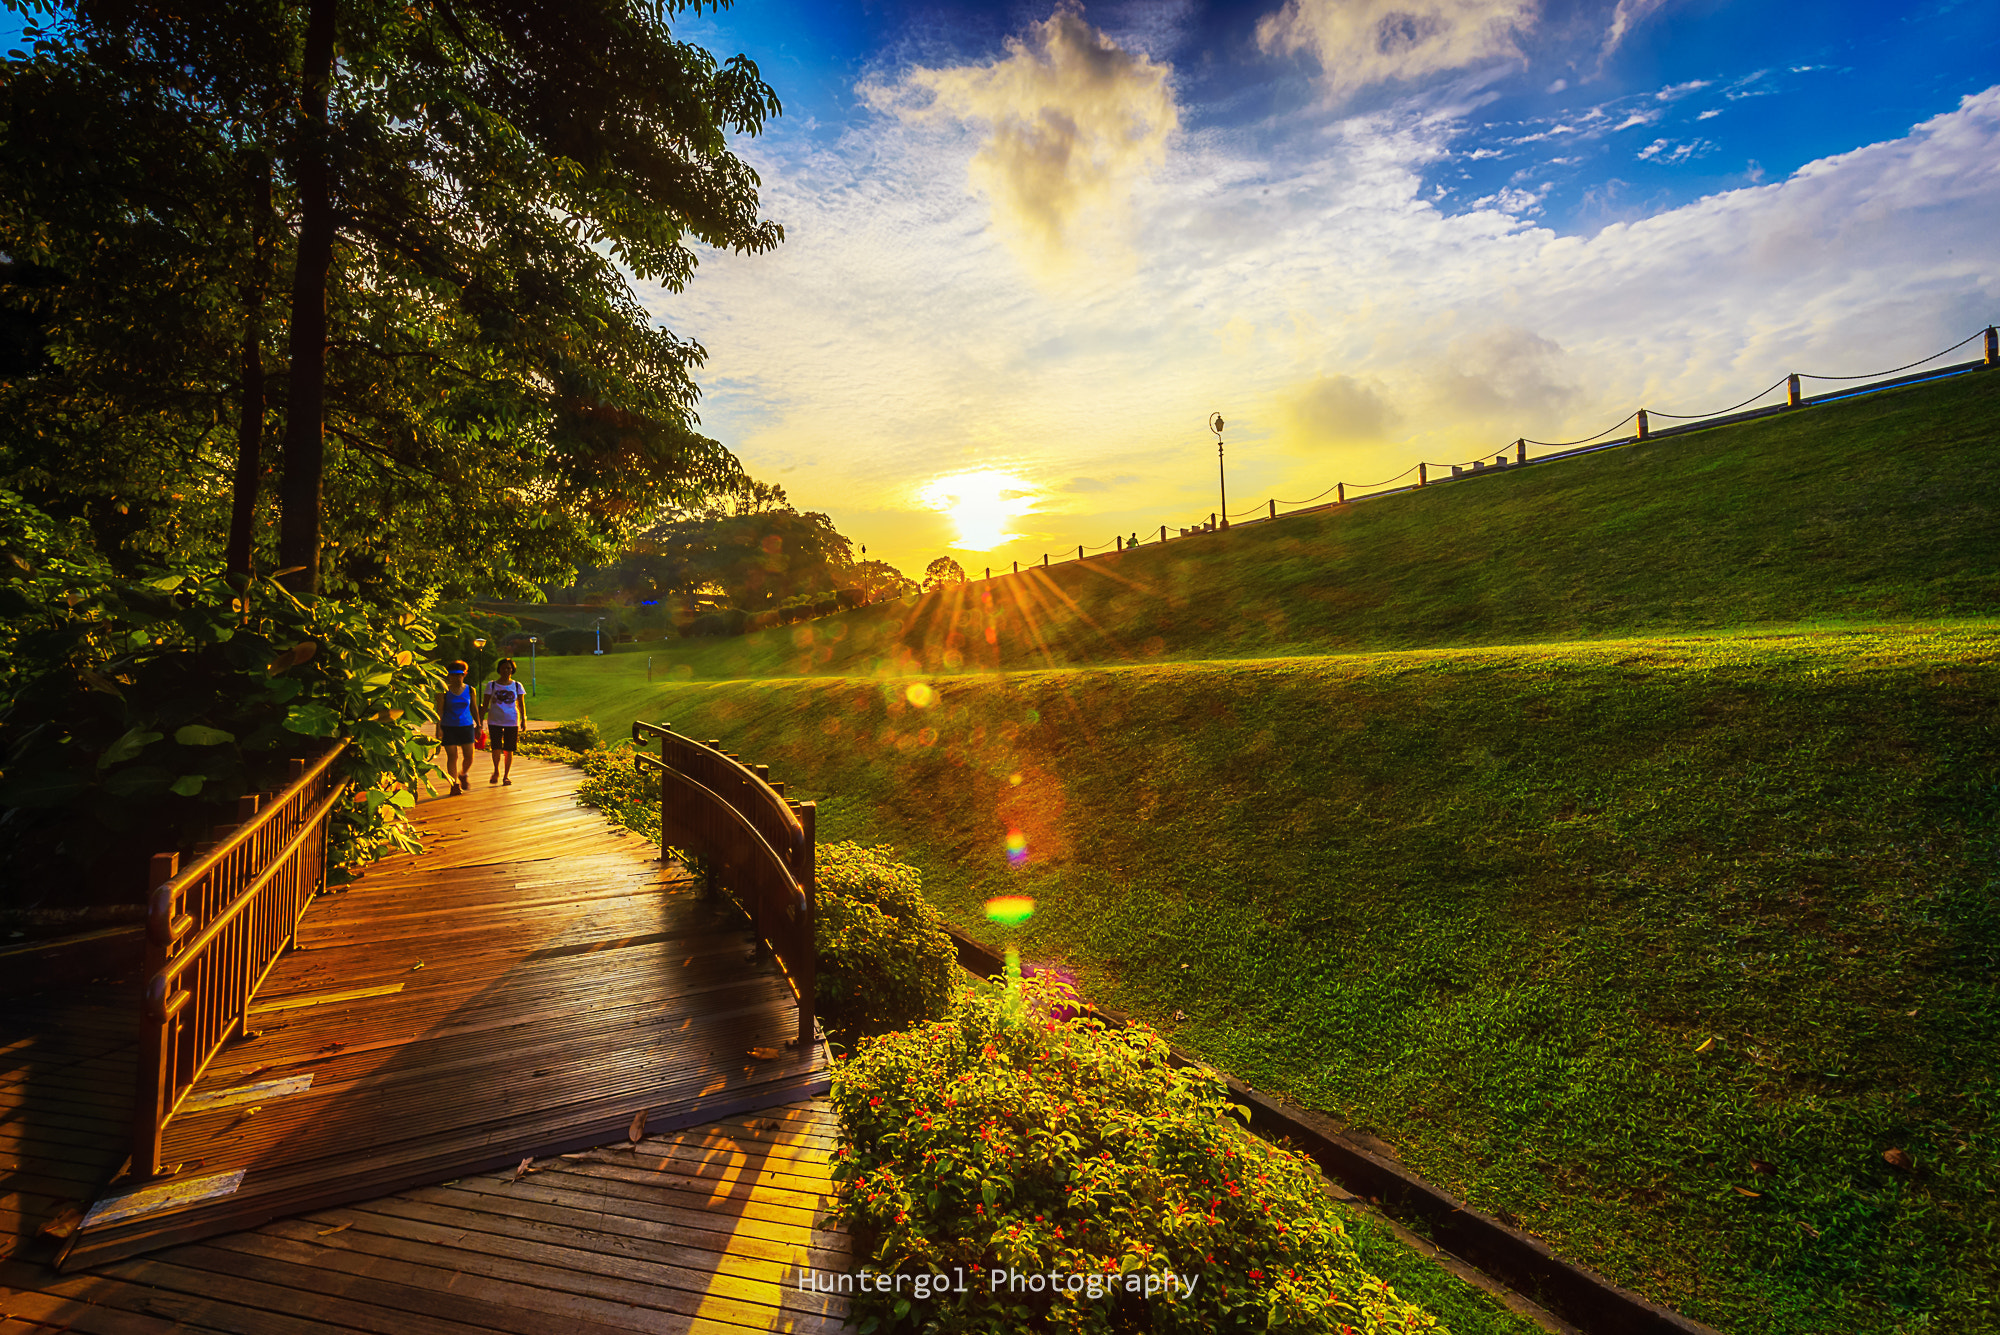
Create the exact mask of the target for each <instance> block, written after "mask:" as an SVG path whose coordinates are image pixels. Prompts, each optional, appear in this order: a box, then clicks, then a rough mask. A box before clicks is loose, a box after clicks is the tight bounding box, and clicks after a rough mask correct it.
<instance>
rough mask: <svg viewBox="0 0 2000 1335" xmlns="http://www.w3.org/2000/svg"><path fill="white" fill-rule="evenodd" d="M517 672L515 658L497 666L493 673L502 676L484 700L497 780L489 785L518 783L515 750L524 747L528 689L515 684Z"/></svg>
mask: <svg viewBox="0 0 2000 1335" xmlns="http://www.w3.org/2000/svg"><path fill="white" fill-rule="evenodd" d="M514 670H515V669H514V660H513V659H511V658H503V659H501V660H500V661H499V662H498V663H495V664H494V665H493V671H494V672H495V673H497V674H498V676H497V677H496V678H495V680H493V681H489V682H487V683H486V690H485V693H484V698H483V699H482V700H481V703H482V704H483V705H484V706H485V709H486V736H487V746H488V747H489V748H490V749H491V750H492V752H493V777H492V778H490V779H488V780H487V781H486V782H488V783H498V784H509V783H512V782H514V748H515V747H516V746H517V745H519V744H520V741H521V728H522V725H524V724H525V723H527V721H528V692H527V688H525V687H524V686H522V685H521V683H520V682H518V681H515V680H514ZM503 757H504V759H503ZM503 770H504V771H505V773H504V774H503V773H502V771H503Z"/></svg>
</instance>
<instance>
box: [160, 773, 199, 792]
mask: <svg viewBox="0 0 2000 1335" xmlns="http://www.w3.org/2000/svg"><path fill="white" fill-rule="evenodd" d="M205 782H207V780H205V779H203V778H202V776H201V775H199V774H183V775H181V777H180V778H178V779H175V780H174V781H173V782H172V783H170V784H168V785H167V791H168V792H170V793H175V794H178V795H179V796H181V797H194V796H196V795H198V794H199V793H200V792H201V786H202V784H203V783H205Z"/></svg>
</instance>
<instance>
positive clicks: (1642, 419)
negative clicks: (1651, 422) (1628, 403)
mask: <svg viewBox="0 0 2000 1335" xmlns="http://www.w3.org/2000/svg"><path fill="white" fill-rule="evenodd" d="M1650 430H1651V428H1650V427H1649V426H1648V424H1647V422H1646V410H1645V409H1644V408H1641V409H1640V410H1639V439H1640V440H1644V439H1645V438H1646V436H1647V435H1648V434H1649V432H1650Z"/></svg>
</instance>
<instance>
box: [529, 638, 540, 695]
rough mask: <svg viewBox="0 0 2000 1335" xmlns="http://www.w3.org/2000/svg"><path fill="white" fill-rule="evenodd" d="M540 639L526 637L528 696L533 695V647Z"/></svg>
mask: <svg viewBox="0 0 2000 1335" xmlns="http://www.w3.org/2000/svg"><path fill="white" fill-rule="evenodd" d="M541 638H542V637H541V636H539V635H530V636H529V637H528V694H529V695H533V694H535V645H536V644H537V643H539V642H540V641H541ZM535 708H537V709H540V708H541V706H540V705H537V706H535Z"/></svg>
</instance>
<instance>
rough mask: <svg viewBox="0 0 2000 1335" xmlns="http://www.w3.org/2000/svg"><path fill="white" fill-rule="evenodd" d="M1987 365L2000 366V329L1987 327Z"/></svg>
mask: <svg viewBox="0 0 2000 1335" xmlns="http://www.w3.org/2000/svg"><path fill="white" fill-rule="evenodd" d="M1986 364H1987V365H1988V366H2000V329H1995V328H1994V327H1993V326H1992V325H1987V326H1986Z"/></svg>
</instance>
